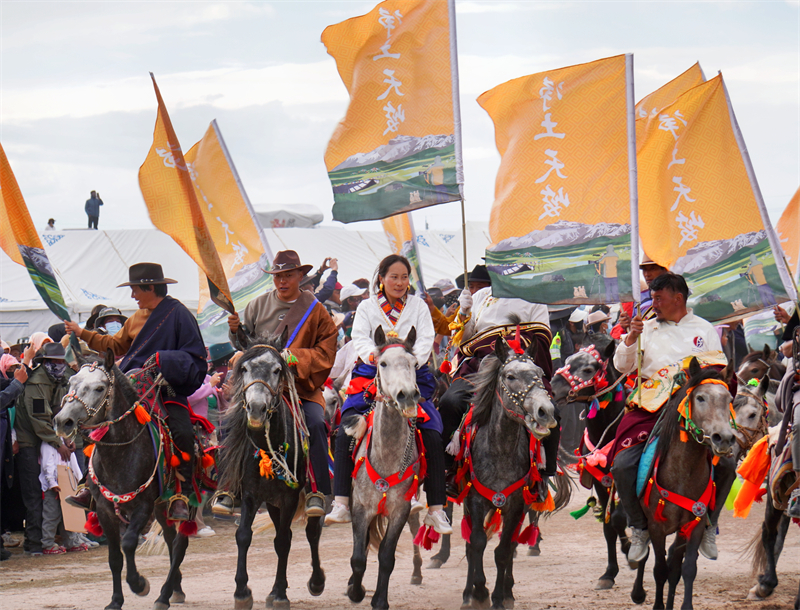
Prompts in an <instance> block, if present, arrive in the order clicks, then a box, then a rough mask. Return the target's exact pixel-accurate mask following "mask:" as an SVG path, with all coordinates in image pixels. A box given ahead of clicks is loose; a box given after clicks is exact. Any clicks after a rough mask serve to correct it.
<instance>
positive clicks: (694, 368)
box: [689, 356, 703, 378]
mask: <svg viewBox="0 0 800 610" xmlns="http://www.w3.org/2000/svg"><path fill="white" fill-rule="evenodd" d="M702 370H703V369H702V367H701V366H700V363H699V362H698V361H697V358H695V357H694V356H692V360H691V361H690V362H689V378H692V377H696V376H697V375H699V374H700V373H701V372H702Z"/></svg>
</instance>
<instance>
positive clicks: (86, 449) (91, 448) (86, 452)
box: [83, 445, 94, 458]
mask: <svg viewBox="0 0 800 610" xmlns="http://www.w3.org/2000/svg"><path fill="white" fill-rule="evenodd" d="M93 451H94V445H86V446H85V447H84V448H83V455H85V456H86V457H87V458H88V457H92V452H93Z"/></svg>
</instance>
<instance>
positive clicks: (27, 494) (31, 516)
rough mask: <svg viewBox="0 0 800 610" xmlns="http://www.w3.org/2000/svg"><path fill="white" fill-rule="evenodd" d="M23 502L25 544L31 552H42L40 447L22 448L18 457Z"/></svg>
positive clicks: (16, 460)
mask: <svg viewBox="0 0 800 610" xmlns="http://www.w3.org/2000/svg"><path fill="white" fill-rule="evenodd" d="M15 462H16V464H17V472H18V474H19V483H20V487H21V488H22V502H23V503H24V504H25V542H24V543H23V548H24V550H26V551H29V552H41V551H42V484H41V483H40V482H39V472H40V470H39V447H20V448H19V453H18V454H17V455H16V458H15Z"/></svg>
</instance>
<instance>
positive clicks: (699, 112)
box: [638, 75, 788, 321]
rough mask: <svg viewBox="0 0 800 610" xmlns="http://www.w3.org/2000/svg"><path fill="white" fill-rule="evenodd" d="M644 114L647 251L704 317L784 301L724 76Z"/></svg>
mask: <svg viewBox="0 0 800 610" xmlns="http://www.w3.org/2000/svg"><path fill="white" fill-rule="evenodd" d="M645 121H646V123H645V125H644V126H643V130H642V131H643V134H644V135H643V138H642V140H643V144H642V148H641V149H640V151H639V154H638V161H639V210H640V226H639V235H640V236H641V240H642V246H643V247H644V250H645V252H647V254H648V255H649V256H650V257H651V258H652V259H653V260H654V261H656V262H657V263H658V264H660V265H662V266H664V267H667V268H669V269H670V270H671V271H673V272H675V273H679V274H682V275H683V276H684V277H685V278H686V281H687V283H688V284H689V287H690V290H691V292H692V295H691V298H690V299H689V306H691V307H693V308H694V313H695V314H697V315H699V316H700V317H703V318H705V319H707V320H710V321H720V320H724V319H729V318H736V317H741V316H742V315H744V314H746V313H748V312H751V311H757V310H759V309H762V308H765V307H771V306H773V305H775V304H776V303H777V302H779V301H784V300H786V299H787V298H788V297H787V288H786V284H785V283H784V281H783V277H782V275H783V274H784V273H785V268H784V265H783V261H782V258H781V257H780V255H778V256H777V257H776V256H775V253H776V252H778V253H779V252H780V249H779V248H776V246H777V245H778V244H777V237H776V236H775V234H774V230H773V229H772V226H771V224H770V221H769V216H768V215H767V212H766V208H765V206H764V204H763V200H762V199H761V193H760V191H759V190H758V184H757V182H756V181H755V175H754V174H753V172H752V167H751V166H750V164H749V158H747V157H746V148H745V146H744V141H743V139H742V138H741V134H740V133H739V132H738V125H737V124H736V122H735V117H734V115H733V111H732V108H731V107H730V102H729V100H728V98H727V92H726V91H725V86H724V83H723V80H722V75H719V76H717V77H715V78H713V79H711V80H710V81H708V82H706V83H703V84H701V85H698V86H696V87H694V88H693V89H690V90H689V91H687V92H686V93H684V94H683V95H681V96H680V97H678V98H677V99H676V100H675V101H673V102H672V103H671V104H669V105H668V106H666V107H664V108H662V109H661V110H659V112H658V113H657V114H656V115H655V116H649V117H648V118H647V119H645ZM786 279H787V280H788V278H786Z"/></svg>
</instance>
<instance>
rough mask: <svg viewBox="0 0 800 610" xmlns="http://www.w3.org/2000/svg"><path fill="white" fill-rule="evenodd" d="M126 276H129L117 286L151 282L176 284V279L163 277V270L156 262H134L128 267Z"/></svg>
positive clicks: (149, 284) (139, 284)
mask: <svg viewBox="0 0 800 610" xmlns="http://www.w3.org/2000/svg"><path fill="white" fill-rule="evenodd" d="M128 277H129V278H130V279H129V280H128V281H127V282H125V283H124V284H120V285H119V286H117V288H122V287H123V286H152V285H153V284H177V283H178V282H177V281H176V280H171V279H169V278H168V277H164V271H163V270H162V269H161V265H159V264H158V263H136V264H135V265H131V266H130V268H129V269H128Z"/></svg>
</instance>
